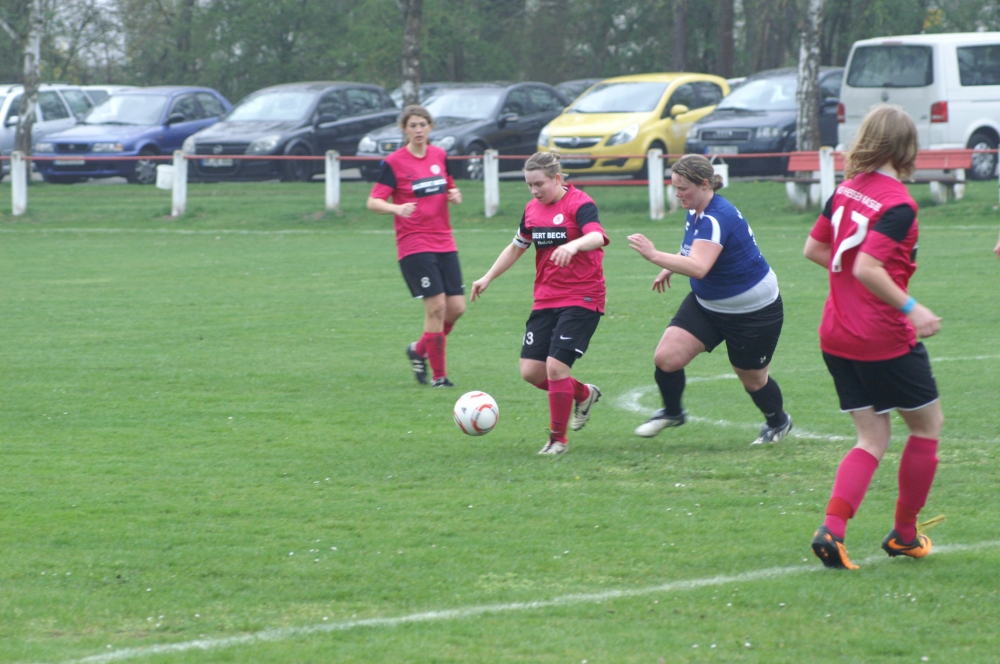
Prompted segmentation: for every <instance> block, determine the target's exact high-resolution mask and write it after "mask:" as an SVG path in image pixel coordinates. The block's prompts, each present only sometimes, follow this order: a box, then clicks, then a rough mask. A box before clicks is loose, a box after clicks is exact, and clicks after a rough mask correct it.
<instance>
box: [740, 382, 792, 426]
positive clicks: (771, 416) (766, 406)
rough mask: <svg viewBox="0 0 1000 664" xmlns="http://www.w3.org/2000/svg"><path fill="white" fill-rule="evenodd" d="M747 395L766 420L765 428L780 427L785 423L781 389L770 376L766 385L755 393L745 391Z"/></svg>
mask: <svg viewBox="0 0 1000 664" xmlns="http://www.w3.org/2000/svg"><path fill="white" fill-rule="evenodd" d="M747 394H749V395H750V398H751V399H753V402H754V403H755V404H756V405H757V407H758V408H760V412H762V413H764V417H765V418H767V426H769V427H780V426H781V425H782V424H784V423H785V418H786V415H785V410H784V402H783V401H782V398H781V388H780V387H778V384H777V383H776V382H775V381H774V379H773V378H771V377H770V376H768V377H767V384H766V385H764V387H762V388H760V389H759V390H757V391H756V392H751V391H750V390H747Z"/></svg>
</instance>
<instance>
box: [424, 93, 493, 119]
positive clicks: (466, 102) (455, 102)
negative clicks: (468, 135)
mask: <svg viewBox="0 0 1000 664" xmlns="http://www.w3.org/2000/svg"><path fill="white" fill-rule="evenodd" d="M502 94H503V90H483V89H478V90H477V89H475V88H473V89H470V90H447V89H446V90H442V91H441V92H439V93H438V94H435V95H431V97H430V98H429V99H428V100H427V102H426V104H425V105H424V107H425V108H426V109H427V110H428V112H430V114H431V117H434V118H467V119H469V120H485V119H486V118H488V117H490V114H491V113H492V112H493V109H494V108H496V105H497V102H498V101H500V95H502Z"/></svg>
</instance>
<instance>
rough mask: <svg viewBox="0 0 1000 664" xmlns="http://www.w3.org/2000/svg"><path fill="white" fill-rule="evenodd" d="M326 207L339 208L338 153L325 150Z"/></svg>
mask: <svg viewBox="0 0 1000 664" xmlns="http://www.w3.org/2000/svg"><path fill="white" fill-rule="evenodd" d="M325 164H326V169H325V172H326V209H327V210H338V211H339V210H340V153H339V152H337V151H336V150H327V152H326V161H325Z"/></svg>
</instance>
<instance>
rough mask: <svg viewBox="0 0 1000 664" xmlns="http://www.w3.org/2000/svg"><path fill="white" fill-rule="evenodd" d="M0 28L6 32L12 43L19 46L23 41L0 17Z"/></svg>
mask: <svg viewBox="0 0 1000 664" xmlns="http://www.w3.org/2000/svg"><path fill="white" fill-rule="evenodd" d="M0 28H3V31H4V32H6V33H7V34H8V35H10V38H11V39H13V40H14V43H16V44H20V43H21V41H22V40H23V37H21V35H19V34H17V32H16V31H15V30H14V28H12V27H10V24H9V23H7V21H5V20H4V19H3V17H0Z"/></svg>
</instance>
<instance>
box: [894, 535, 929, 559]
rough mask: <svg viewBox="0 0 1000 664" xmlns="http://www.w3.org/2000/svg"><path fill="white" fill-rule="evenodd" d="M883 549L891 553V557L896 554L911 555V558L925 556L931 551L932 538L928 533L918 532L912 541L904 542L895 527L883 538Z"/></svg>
mask: <svg viewBox="0 0 1000 664" xmlns="http://www.w3.org/2000/svg"><path fill="white" fill-rule="evenodd" d="M882 550H883V551H885V552H886V553H888V554H889V557H890V558H895V557H896V556H909V557H910V558H923V557H924V556H926V555H927V554H928V553H930V552H931V538H930V537H928V536H927V535H923V534H921V533H917V536H916V537H915V538H914V539H913V541H912V542H907V543H905V544H904V543H903V542H900V541H899V533H898V532H896V529H895V528H893V529H892V530H890V531H889V534H888V535H886V536H885V539H884V540H882Z"/></svg>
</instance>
